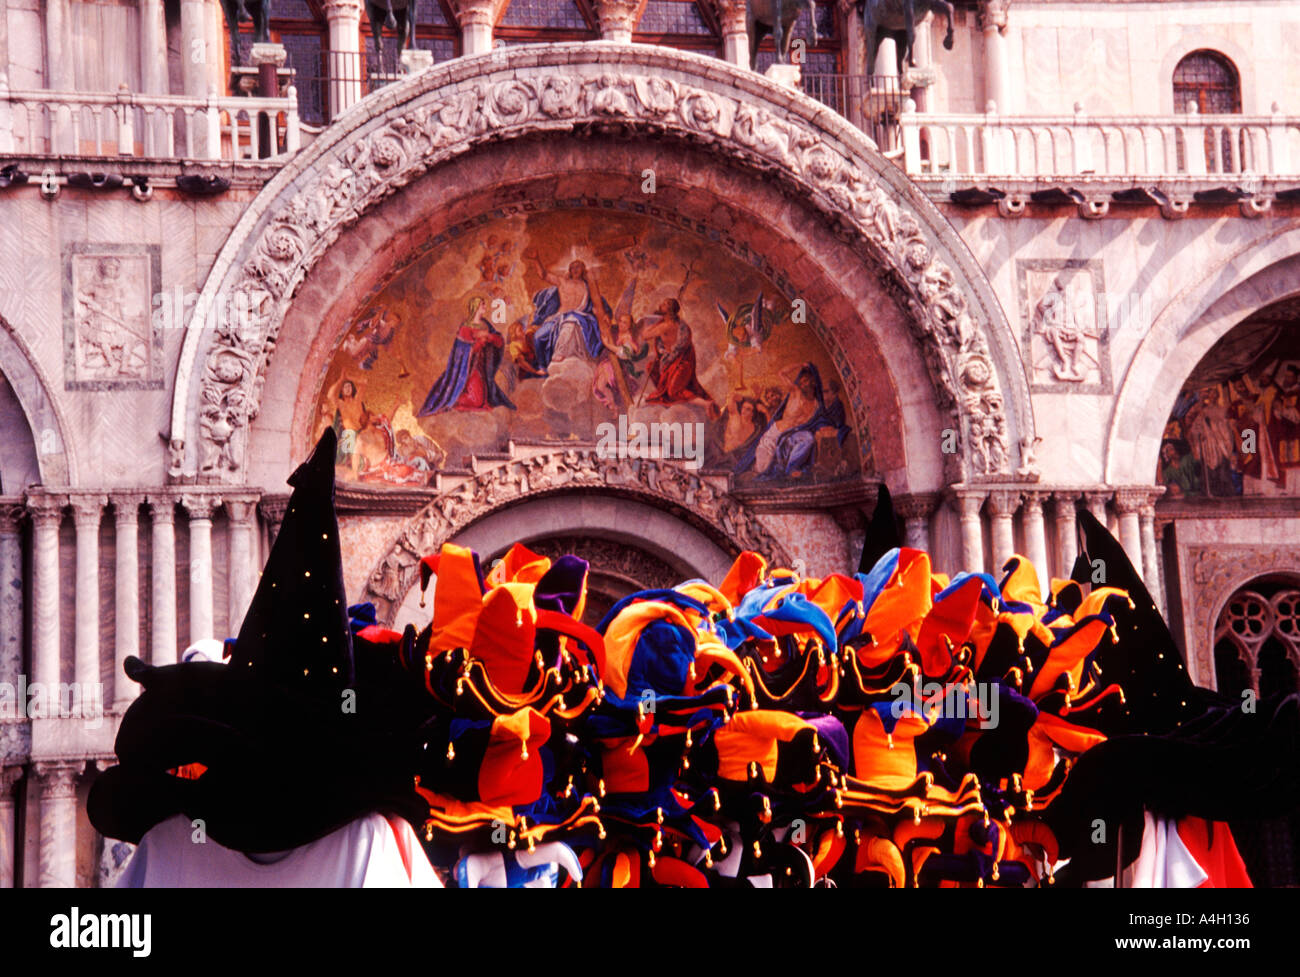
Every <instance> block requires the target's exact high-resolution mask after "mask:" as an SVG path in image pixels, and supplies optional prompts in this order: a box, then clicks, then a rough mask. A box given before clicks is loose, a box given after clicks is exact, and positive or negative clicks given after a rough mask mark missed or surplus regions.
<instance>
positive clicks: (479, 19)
mask: <svg viewBox="0 0 1300 977" xmlns="http://www.w3.org/2000/svg"><path fill="white" fill-rule="evenodd" d="M501 6H502V4H501V0H452V4H451V7H452V13H454V14H455V16H456V21H457V23H458V24H459V25H460V49H461V53H462V54H465V55H471V54H486V53H487V52H489V51H491V50H492V29H493V27H495V26H496V19H497V14H498V13H500V11H501Z"/></svg>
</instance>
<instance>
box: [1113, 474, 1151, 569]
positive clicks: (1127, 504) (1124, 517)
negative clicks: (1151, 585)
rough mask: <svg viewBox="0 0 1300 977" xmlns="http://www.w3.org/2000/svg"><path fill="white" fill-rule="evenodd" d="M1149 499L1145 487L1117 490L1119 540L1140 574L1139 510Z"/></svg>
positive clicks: (1141, 565) (1140, 535) (1116, 505)
mask: <svg viewBox="0 0 1300 977" xmlns="http://www.w3.org/2000/svg"><path fill="white" fill-rule="evenodd" d="M1146 500H1147V493H1146V491H1145V490H1144V489H1137V490H1134V489H1129V488H1122V489H1119V490H1117V491H1116V492H1115V511H1116V512H1118V513H1119V542H1120V545H1121V546H1123V547H1124V552H1125V553H1126V554H1127V555H1128V559H1129V562H1130V563H1132V564H1133V569H1135V570H1137V572H1138V574H1139V575H1142V576H1145V575H1144V574H1143V570H1142V567H1143V562H1142V533H1141V529H1140V527H1139V525H1138V510H1139V509H1141V508H1142V506H1143V504H1144V503H1145V502H1146Z"/></svg>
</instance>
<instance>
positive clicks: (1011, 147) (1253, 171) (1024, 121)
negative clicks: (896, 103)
mask: <svg viewBox="0 0 1300 977" xmlns="http://www.w3.org/2000/svg"><path fill="white" fill-rule="evenodd" d="M1274 108H1275V110H1274V111H1273V112H1272V113H1271V114H1269V115H1261V116H1251V115H1198V114H1196V113H1194V112H1192V113H1188V114H1184V115H1170V116H1148V117H1137V116H1087V115H1085V114H1084V113H1082V112H1077V113H1075V114H1074V115H1069V116H1032V117H1030V116H1024V117H1021V116H1001V115H998V114H997V112H996V111H991V112H988V113H986V114H984V115H978V114H970V115H935V114H928V113H927V114H922V113H919V112H917V111H916V110H915V107H914V106H913V105H911V104H909V103H904V107H903V111H902V112H901V113H900V115H899V125H900V128H901V130H902V142H903V166H904V168H905V170H906V171H907V173H908V174H909V175H913V176H920V175H926V174H943V175H951V176H954V177H986V176H997V177H1022V178H1035V177H1037V178H1046V177H1058V178H1059V177H1069V176H1093V177H1138V178H1140V177H1169V176H1186V177H1193V178H1195V177H1211V176H1216V175H1219V176H1228V175H1232V176H1236V177H1239V178H1240V177H1245V176H1248V175H1254V176H1256V177H1266V176H1294V175H1296V174H1297V173H1300V116H1297V115H1285V114H1283V113H1282V112H1281V111H1278V110H1277V109H1276V106H1275V107H1274Z"/></svg>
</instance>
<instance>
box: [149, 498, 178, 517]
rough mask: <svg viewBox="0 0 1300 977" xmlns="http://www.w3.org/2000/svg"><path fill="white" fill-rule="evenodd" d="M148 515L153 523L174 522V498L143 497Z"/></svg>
mask: <svg viewBox="0 0 1300 977" xmlns="http://www.w3.org/2000/svg"><path fill="white" fill-rule="evenodd" d="M144 501H145V504H146V505H148V506H149V513H150V514H151V515H152V516H153V521H154V522H155V523H159V522H167V523H170V522H175V521H176V497H175V496H174V495H149V496H146V497H145V500H144Z"/></svg>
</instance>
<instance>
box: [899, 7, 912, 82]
mask: <svg viewBox="0 0 1300 977" xmlns="http://www.w3.org/2000/svg"><path fill="white" fill-rule="evenodd" d="M903 34H904V42H903V43H904V48H903V50H902V51H899V52H898V71H899V74H902V71H903V66H904V65H911V66H912V67H914V68H915V67H916V57H915V55H914V52H913V49H914V48H915V47H916V0H903Z"/></svg>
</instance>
